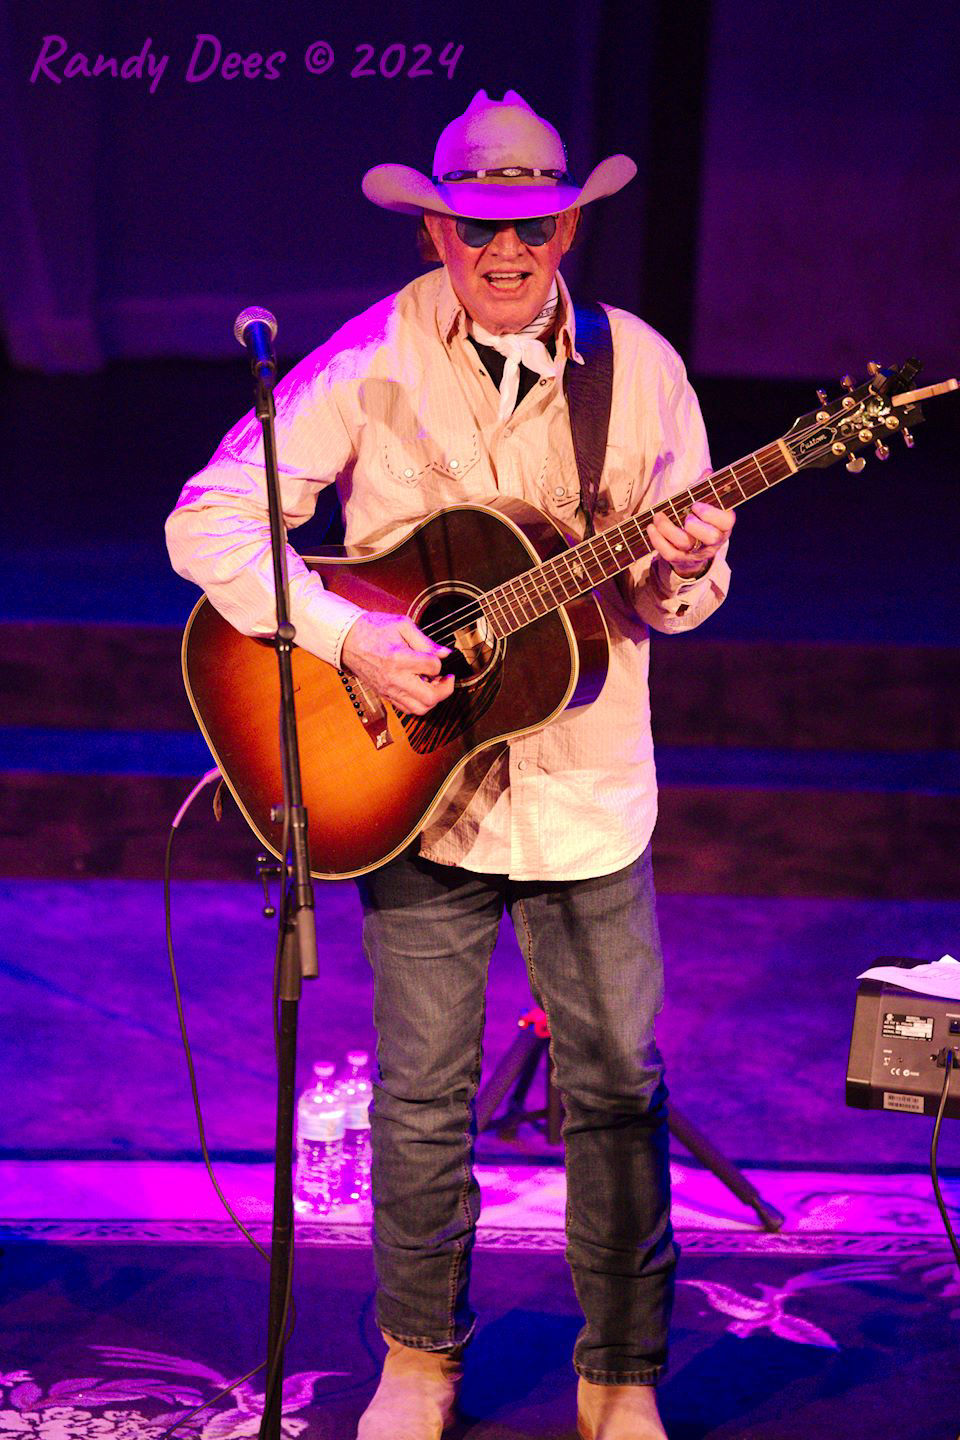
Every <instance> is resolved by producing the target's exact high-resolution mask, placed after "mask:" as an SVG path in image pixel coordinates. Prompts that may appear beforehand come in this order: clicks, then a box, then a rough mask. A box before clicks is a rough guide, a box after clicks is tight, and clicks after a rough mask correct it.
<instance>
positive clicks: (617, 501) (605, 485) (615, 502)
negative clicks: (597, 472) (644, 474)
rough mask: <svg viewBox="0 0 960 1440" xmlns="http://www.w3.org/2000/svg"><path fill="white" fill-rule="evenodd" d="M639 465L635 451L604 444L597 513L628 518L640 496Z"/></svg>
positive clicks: (621, 446)
mask: <svg viewBox="0 0 960 1440" xmlns="http://www.w3.org/2000/svg"><path fill="white" fill-rule="evenodd" d="M640 479H641V466H640V463H639V460H638V458H637V455H636V453H635V452H633V451H630V450H628V449H627V448H626V447H625V446H623V445H608V446H607V449H606V453H605V455H604V458H603V474H602V475H601V477H600V493H599V495H598V496H597V514H598V515H603V516H610V517H611V518H612V517H615V516H623V515H632V514H633V513H634V511H635V510H636V508H637V503H638V497H639V494H640Z"/></svg>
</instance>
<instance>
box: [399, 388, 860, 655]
mask: <svg viewBox="0 0 960 1440" xmlns="http://www.w3.org/2000/svg"><path fill="white" fill-rule="evenodd" d="M861 403H862V402H861ZM855 413H856V412H855V411H854V410H853V409H851V410H848V411H845V412H844V416H845V418H849V417H851V416H852V415H854V414H855ZM823 423H824V422H823V421H822V420H820V421H816V422H815V423H813V424H812V425H810V426H809V427H808V428H807V429H806V430H798V431H796V432H788V433H790V434H792V436H793V441H794V443H796V442H797V441H800V440H804V439H806V438H807V437H808V436H810V435H813V434H815V433H816V432H817V430H819V428H820V426H821V425H822V424H823ZM783 438H784V444H787V448H788V449H789V448H790V446H789V444H788V442H787V441H786V437H783ZM774 449H775V450H776V453H777V456H778V457H779V458H780V459H781V460H782V459H783V458H784V457H783V454H782V451H780V448H779V441H777V440H773V441H771V442H770V443H769V444H767V445H764V446H761V447H760V449H759V450H754V451H752V452H751V454H749V455H744V456H742V457H741V458H740V459H739V460H734V461H733V462H732V464H730V465H725V466H723V467H722V468H721V469H720V470H715V471H713V472H712V473H711V474H710V475H708V476H706V477H705V479H703V480H701V481H699V482H698V484H697V485H695V486H692V487H691V488H690V489H689V490H687V491H681V492H680V494H679V495H674V496H670V497H669V498H668V499H667V500H664V501H662V502H661V503H660V504H659V505H655V506H654V507H653V508H652V509H651V510H648V511H647V512H646V515H657V514H660V513H661V512H664V511H667V510H670V509H671V508H675V507H676V505H677V503H678V501H685V500H686V499H688V498H689V499H690V500H691V502H695V501H697V500H701V499H706V498H707V495H708V493H709V492H710V491H712V492H713V496H714V498H715V499H719V494H718V492H717V489H716V486H715V485H714V484H713V482H714V480H716V479H718V478H719V477H720V476H722V475H725V474H730V475H732V477H733V479H734V481H735V482H736V484H737V486H738V488H739V489H740V492H741V499H739V500H735V501H734V503H733V504H732V505H729V506H723V507H721V508H723V509H729V510H734V509H736V508H737V506H738V505H742V504H743V503H744V501H746V500H752V499H753V498H754V497H755V496H756V495H760V494H762V493H763V491H762V490H752V491H750V493H749V494H748V493H746V492H744V490H743V486H742V485H741V484H740V479H739V476H738V475H737V469H738V467H742V466H749V465H752V466H754V467H755V468H756V469H757V470H758V471H759V474H760V477H761V479H762V480H763V482H764V489H765V490H767V489H770V488H772V486H773V485H776V484H778V483H779V482H780V481H781V480H784V479H786V475H781V476H778V477H777V479H775V480H767V478H766V475H765V474H764V469H763V466H762V465H760V463H759V462H758V460H757V456H758V455H762V454H763V453H764V452H765V451H768V450H774ZM837 458H838V459H839V456H838V457H837ZM798 468H799V467H798ZM803 468H807V467H803ZM790 473H791V472H790V471H789V470H788V471H787V474H790ZM698 492H701V493H698ZM689 510H690V506H687V507H686V509H685V510H684V511H683V514H682V517H681V515H680V514H679V513H677V514H675V515H674V516H673V519H674V520H675V521H677V522H679V521H680V519H681V518H684V519H685V518H686V515H687V514H689ZM646 515H643V516H641V515H632V516H628V518H627V519H626V520H624V521H622V522H621V524H620V525H618V526H616V527H614V529H615V530H620V531H624V530H626V529H627V527H628V526H630V525H634V526H640V522H641V520H643V519H645V518H646ZM612 533H613V532H612V531H611V532H609V533H608V532H603V534H601V535H594V536H591V537H590V538H589V539H584V540H581V541H579V542H578V543H577V545H575V546H572V547H571V548H570V549H569V550H566V551H564V552H562V553H561V554H560V555H558V556H553V557H552V558H551V559H550V560H546V561H543V562H541V563H540V564H539V565H533V566H531V567H530V568H529V569H528V570H522V571H520V572H519V574H517V575H515V576H511V577H510V578H509V579H508V580H506V581H503V582H501V584H499V585H496V586H494V587H493V589H492V590H490V591H488V592H487V594H488V595H492V594H494V593H495V592H496V591H503V590H505V588H506V587H507V586H510V585H514V586H518V587H519V591H520V593H517V594H514V595H513V596H509V595H503V596H502V599H501V600H498V601H497V605H498V607H499V608H501V609H502V608H503V607H504V606H510V607H512V606H513V605H514V604H515V603H516V604H520V603H523V602H524V600H527V599H529V600H530V601H531V602H532V596H529V595H525V594H524V593H523V585H524V579H525V577H529V576H532V575H535V574H537V573H538V572H539V573H541V574H543V573H544V572H545V571H546V569H547V568H548V567H549V566H556V565H557V564H558V562H566V563H569V561H570V559H571V557H573V558H575V559H576V560H577V561H578V562H579V563H581V564H582V562H583V558H584V556H585V553H586V551H588V550H589V548H590V547H591V545H592V544H593V543H594V542H597V541H600V540H601V539H603V540H604V543H606V544H607V546H608V548H610V549H611V554H612V547H611V546H610V540H609V535H610V534H612ZM641 535H643V529H642V527H641ZM636 538H637V539H639V538H641V536H639V535H638V536H637V537H636ZM644 538H645V537H644ZM645 543H647V544H648V546H649V542H646V541H645ZM581 547H584V555H583V556H582V555H581V554H580V553H578V552H580V551H581ZM646 553H648V554H649V548H648V550H647V552H646ZM614 558H616V557H614ZM635 558H637V559H639V558H640V556H637V557H635ZM589 559H593V560H595V561H596V563H598V564H601V568H602V562H600V561H599V558H598V557H597V556H595V555H593V556H589ZM588 563H589V561H588ZM629 563H632V562H629ZM622 568H624V569H625V568H626V566H624V567H622ZM614 573H618V572H616V571H615V572H614ZM556 578H562V577H560V576H557V577H556ZM602 578H603V579H605V580H606V579H609V578H611V577H610V576H607V575H603V576H602ZM549 583H550V580H549V579H547V584H548V585H549ZM597 583H599V582H597ZM588 588H590V587H588ZM584 593H586V592H585V591H584V590H579V589H578V590H575V592H574V594H573V595H569V596H567V597H566V599H569V600H573V599H576V598H577V596H578V595H580V594H584ZM485 598H486V597H485V596H481V597H479V598H478V599H477V600H474V601H472V602H471V603H470V604H469V605H465V606H463V607H462V608H461V609H460V610H455V611H453V612H452V613H451V614H449V615H445V616H444V617H443V618H442V619H441V620H437V621H434V622H432V623H431V624H430V625H426V626H423V627H422V628H423V633H424V634H425V635H426V636H428V637H429V638H430V639H431V640H435V641H437V642H438V643H440V644H444V643H446V642H447V641H452V640H453V639H454V638H455V632H456V629H457V628H458V623H459V624H464V623H467V622H468V621H469V620H471V619H476V618H477V615H478V612H479V613H480V614H481V615H482V614H483V613H484V612H483V606H482V603H481V602H482V600H483V599H485ZM551 598H552V599H555V597H553V596H551ZM563 603H564V601H563V600H556V603H555V605H554V606H553V607H552V608H556V606H557V605H562V604H563ZM549 613H550V611H545V612H544V614H549ZM540 618H542V617H541V616H538V615H536V614H534V615H533V616H531V617H529V621H525V622H524V623H530V621H532V620H535V619H540ZM520 628H522V627H520ZM443 637H446V640H445V639H444V638H443ZM504 638H505V637H504Z"/></svg>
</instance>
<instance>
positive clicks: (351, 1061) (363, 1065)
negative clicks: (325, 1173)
mask: <svg viewBox="0 0 960 1440" xmlns="http://www.w3.org/2000/svg"><path fill="white" fill-rule="evenodd" d="M340 1095H341V1098H342V1101H343V1108H344V1126H345V1128H344V1139H343V1176H342V1180H341V1185H340V1198H341V1200H342V1201H343V1203H344V1204H345V1205H359V1206H360V1210H361V1213H362V1214H364V1215H369V1214H370V1213H371V1208H372V1207H371V1198H370V1101H371V1099H372V1096H373V1087H372V1085H371V1082H370V1056H369V1055H368V1054H367V1052H366V1050H350V1051H348V1053H347V1058H346V1064H345V1066H344V1070H343V1075H342V1078H341V1080H340Z"/></svg>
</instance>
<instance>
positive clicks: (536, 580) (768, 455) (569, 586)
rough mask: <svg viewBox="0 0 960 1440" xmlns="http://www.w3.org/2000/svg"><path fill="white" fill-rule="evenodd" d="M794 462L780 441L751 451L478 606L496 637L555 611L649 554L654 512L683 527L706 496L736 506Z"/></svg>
mask: <svg viewBox="0 0 960 1440" xmlns="http://www.w3.org/2000/svg"><path fill="white" fill-rule="evenodd" d="M793 468H794V467H793V466H791V464H790V462H789V461H788V459H787V454H786V453H785V451H784V448H783V446H782V445H781V444H780V442H779V441H776V440H775V441H774V442H773V444H772V445H766V446H765V447H764V448H763V449H762V450H755V451H754V452H753V454H752V455H747V456H745V457H744V458H743V459H742V460H737V461H735V462H734V463H733V464H732V465H728V466H727V467H726V468H725V469H724V470H717V471H715V472H714V473H713V474H712V475H708V476H706V477H705V479H703V480H701V481H700V482H699V483H698V484H697V485H695V486H694V487H693V489H692V490H685V491H683V493H682V494H680V495H673V496H671V498H670V499H669V500H664V501H663V503H662V504H660V505H657V506H655V507H654V509H652V510H647V511H645V512H644V513H643V514H642V515H633V516H631V517H630V519H629V520H624V521H622V522H621V523H620V524H619V525H612V526H611V527H610V528H609V529H608V530H603V531H601V532H600V533H599V534H596V535H591V536H590V538H589V539H588V540H581V541H580V543H579V545H574V546H572V547H571V549H569V550H565V551H564V552H563V553H562V554H561V555H557V556H554V558H553V559H552V560H546V561H544V562H543V564H541V565H535V566H533V567H532V568H531V569H530V570H524V571H522V572H521V573H520V574H519V575H515V576H514V577H513V579H512V580H507V581H505V582H504V584H502V585H497V586H496V587H495V588H494V589H493V590H488V591H487V593H486V594H485V595H484V596H483V597H482V598H481V601H480V605H481V608H482V609H483V612H484V614H485V615H486V617H487V619H488V620H489V621H490V625H491V628H492V630H493V632H494V634H495V635H496V636H497V638H498V639H501V640H502V639H505V638H506V636H508V635H512V634H514V633H515V632H516V631H517V630H522V629H523V628H524V626H526V625H529V624H530V623H531V622H532V621H533V620H539V619H540V618H541V616H543V615H547V614H549V613H550V611H551V610H556V609H557V607H558V606H559V605H562V604H563V603H564V601H565V600H574V599H575V598H576V597H577V596H578V595H584V594H586V592H587V591H588V590H592V589H593V588H594V586H596V585H599V584H601V583H602V582H603V581H604V580H610V579H612V578H613V576H614V575H619V574H620V572H621V570H626V568H627V566H628V565H632V564H633V562H634V561H635V560H640V559H642V558H643V556H644V555H649V554H650V552H651V549H652V546H651V544H650V541H649V540H648V539H647V533H646V532H647V527H648V526H649V525H650V524H652V522H653V518H654V516H655V515H658V514H664V515H667V516H669V518H670V519H671V520H672V521H673V522H674V524H676V525H680V526H682V525H683V522H684V520H685V518H686V517H687V515H688V514H689V513H690V510H691V508H692V507H693V505H694V502H695V501H697V500H706V501H708V502H709V503H710V504H712V505H717V506H719V507H720V508H721V509H723V510H732V509H733V508H734V507H735V506H737V505H742V504H743V502H744V501H745V500H750V499H752V497H753V496H754V495H759V494H761V493H762V492H763V491H765V490H769V489H770V487H771V486H772V485H776V484H777V483H778V482H779V481H780V480H785V479H786V477H787V476H788V475H789V474H791V473H792V470H793Z"/></svg>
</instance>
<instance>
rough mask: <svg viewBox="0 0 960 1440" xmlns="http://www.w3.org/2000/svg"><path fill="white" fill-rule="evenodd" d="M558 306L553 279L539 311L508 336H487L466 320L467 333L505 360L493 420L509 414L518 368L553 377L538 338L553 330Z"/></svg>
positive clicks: (554, 365) (549, 360)
mask: <svg viewBox="0 0 960 1440" xmlns="http://www.w3.org/2000/svg"><path fill="white" fill-rule="evenodd" d="M558 303H559V293H558V290H557V282H556V280H554V282H553V286H552V287H551V290H550V294H549V295H548V296H547V300H546V304H545V305H544V306H543V309H542V310H540V311H538V313H537V314H536V315H534V317H533V319H532V320H531V321H530V323H529V324H527V325H524V327H523V329H522V330H518V331H516V332H515V333H512V334H509V335H491V334H490V332H489V330H484V328H483V326H482V325H478V324H477V322H476V320H471V321H470V334H471V335H472V336H473V338H474V339H475V340H476V341H477V342H478V343H479V344H481V345H489V346H490V347H491V349H493V350H497V351H499V353H500V354H501V355H503V356H504V357H505V364H504V367H503V375H502V377H501V379H500V407H499V410H498V415H497V418H498V419H500V420H506V418H507V416H508V415H512V414H513V411H514V407H515V406H516V403H517V391H518V390H519V388H520V366H521V364H523V365H526V367H527V369H528V370H532V371H533V372H534V374H535V375H543V376H544V377H545V378H547V379H554V378H555V377H556V374H557V362H556V360H555V359H554V358H553V356H552V355H551V354H550V351H549V350H548V349H547V347H546V345H544V343H543V341H542V340H541V339H540V336H541V335H546V334H547V333H548V331H550V330H551V329H552V328H553V323H554V320H555V319H556V314H557V305H558Z"/></svg>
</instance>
